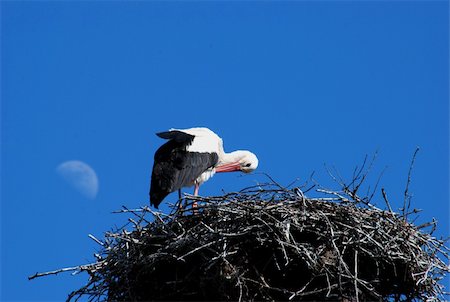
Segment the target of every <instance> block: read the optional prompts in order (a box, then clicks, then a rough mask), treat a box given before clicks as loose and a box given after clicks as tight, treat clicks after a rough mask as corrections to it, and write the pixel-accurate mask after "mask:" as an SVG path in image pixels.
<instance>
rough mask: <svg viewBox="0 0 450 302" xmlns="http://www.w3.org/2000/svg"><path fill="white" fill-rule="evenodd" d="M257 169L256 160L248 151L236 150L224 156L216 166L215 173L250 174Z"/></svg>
mask: <svg viewBox="0 0 450 302" xmlns="http://www.w3.org/2000/svg"><path fill="white" fill-rule="evenodd" d="M257 167H258V158H257V157H256V155H255V154H253V153H252V152H250V151H243V150H238V151H234V152H231V153H229V154H226V155H225V157H224V158H222V159H220V161H219V164H218V165H217V166H216V172H234V171H241V172H244V173H250V172H252V171H254V170H255V169H256V168H257Z"/></svg>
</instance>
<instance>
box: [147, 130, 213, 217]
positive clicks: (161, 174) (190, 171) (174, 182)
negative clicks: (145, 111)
mask: <svg viewBox="0 0 450 302" xmlns="http://www.w3.org/2000/svg"><path fill="white" fill-rule="evenodd" d="M173 132H177V133H173ZM187 135H188V136H187ZM158 136H159V137H162V138H168V139H170V140H169V141H168V142H167V143H165V144H164V145H162V146H161V147H160V148H159V149H158V150H157V151H156V153H155V160H154V164H153V170H152V179H151V183H150V204H151V205H153V206H154V207H156V208H158V205H159V204H160V203H161V201H162V200H163V199H164V198H165V197H166V196H167V195H168V194H169V193H171V192H174V191H176V190H178V189H181V188H182V187H186V186H191V185H193V183H194V180H195V179H196V178H197V177H199V176H200V175H201V174H202V173H203V172H205V171H206V170H207V169H209V168H211V167H213V166H215V165H216V164H217V161H218V159H219V158H218V155H217V154H216V153H206V152H204V153H203V152H188V151H186V149H185V147H186V145H189V144H190V143H192V141H193V139H194V136H192V135H189V134H186V133H184V132H181V131H169V132H162V133H158ZM191 137H192V138H191Z"/></svg>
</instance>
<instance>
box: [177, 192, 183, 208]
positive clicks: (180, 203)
mask: <svg viewBox="0 0 450 302" xmlns="http://www.w3.org/2000/svg"><path fill="white" fill-rule="evenodd" d="M182 208H183V204H182V202H181V189H178V210H181V209H182Z"/></svg>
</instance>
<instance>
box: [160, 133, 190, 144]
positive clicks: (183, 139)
mask: <svg viewBox="0 0 450 302" xmlns="http://www.w3.org/2000/svg"><path fill="white" fill-rule="evenodd" d="M156 135H157V136H159V137H160V138H164V139H170V140H174V141H175V142H177V143H179V144H184V145H190V144H191V143H192V141H193V140H194V137H195V136H194V135H191V134H188V133H186V132H183V131H179V130H170V131H165V132H159V133H156Z"/></svg>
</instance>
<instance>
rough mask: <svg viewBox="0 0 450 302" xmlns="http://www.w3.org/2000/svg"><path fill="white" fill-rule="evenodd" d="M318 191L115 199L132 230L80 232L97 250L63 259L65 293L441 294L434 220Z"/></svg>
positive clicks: (285, 297) (174, 296) (129, 296)
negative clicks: (160, 206)
mask: <svg viewBox="0 0 450 302" xmlns="http://www.w3.org/2000/svg"><path fill="white" fill-rule="evenodd" d="M322 193H325V194H328V196H323V197H320V198H307V197H305V194H304V192H302V191H301V189H299V188H294V189H286V188H283V187H281V186H279V185H277V184H276V183H272V184H266V185H258V186H255V187H251V188H247V189H245V190H243V191H241V192H237V193H230V194H225V195H223V196H217V197H198V196H186V197H185V198H184V202H186V203H187V204H188V205H187V206H186V207H184V208H183V210H179V209H178V207H176V209H177V211H176V212H175V213H172V214H170V215H164V214H162V213H159V212H154V211H152V210H150V209H149V208H148V207H143V208H140V209H133V210H131V209H126V208H124V209H123V210H122V211H121V212H126V213H128V214H130V215H131V216H132V217H131V218H129V225H128V228H129V226H130V225H131V226H132V227H131V230H127V226H125V227H124V228H121V229H119V230H117V231H114V232H108V233H106V236H105V239H104V240H102V241H100V240H98V239H96V238H94V237H93V236H91V237H92V238H93V239H94V240H96V241H97V242H98V243H99V244H101V245H102V252H101V253H100V254H96V257H97V261H96V262H95V263H92V264H88V265H84V266H78V267H75V268H67V269H63V270H77V271H83V272H87V273H89V275H90V280H89V282H88V284H87V285H86V286H84V287H83V288H81V289H79V290H77V291H74V292H72V293H71V294H70V295H69V298H68V300H78V299H79V298H80V297H82V296H87V297H88V300H90V301H180V300H184V301H218V300H219V301H223V300H232V301H274V300H275V301H425V300H426V301H444V300H445V299H444V297H445V294H444V292H443V286H442V285H441V284H440V280H441V279H442V278H444V276H445V274H446V273H447V272H448V271H449V268H448V266H447V265H446V264H445V263H444V261H443V260H442V259H448V249H447V247H446V246H445V242H444V241H443V240H438V239H436V238H435V237H433V235H432V230H431V231H428V232H426V231H425V228H426V227H429V226H430V225H431V226H433V225H434V223H430V224H426V225H422V226H415V225H414V224H412V223H410V222H408V220H407V219H406V216H405V215H403V214H399V213H395V212H393V211H392V210H382V209H379V208H377V207H375V206H373V205H371V204H370V203H368V202H367V199H361V198H359V197H358V196H356V194H353V193H354V192H350V191H348V190H347V191H343V192H331V191H326V190H322ZM193 202H196V203H198V204H199V207H198V208H197V209H192V208H191V207H190V206H189V204H192V203H193ZM389 208H390V207H389ZM63 270H59V271H54V272H49V273H58V272H60V271H63ZM47 274H48V273H47ZM40 275H43V274H40ZM40 275H38V274H36V275H35V276H33V277H31V278H34V277H36V276H40Z"/></svg>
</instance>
